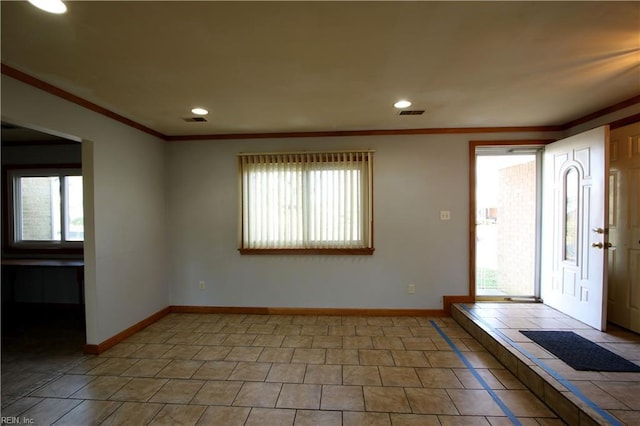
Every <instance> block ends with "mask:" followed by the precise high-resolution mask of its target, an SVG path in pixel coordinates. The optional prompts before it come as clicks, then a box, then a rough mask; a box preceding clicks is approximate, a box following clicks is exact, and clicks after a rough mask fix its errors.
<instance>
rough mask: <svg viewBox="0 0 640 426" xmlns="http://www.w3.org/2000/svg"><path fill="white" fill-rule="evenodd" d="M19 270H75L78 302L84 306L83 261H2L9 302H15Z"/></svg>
mask: <svg viewBox="0 0 640 426" xmlns="http://www.w3.org/2000/svg"><path fill="white" fill-rule="evenodd" d="M20 268H73V269H75V270H76V280H77V283H78V300H79V301H80V304H81V305H83V304H84V260H82V259H2V270H3V273H5V272H6V273H7V276H8V277H9V283H10V286H11V288H10V291H11V293H10V294H11V296H10V301H11V302H15V286H16V280H17V277H16V273H17V270H18V269H20Z"/></svg>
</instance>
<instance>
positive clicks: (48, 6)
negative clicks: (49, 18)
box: [29, 0, 67, 14]
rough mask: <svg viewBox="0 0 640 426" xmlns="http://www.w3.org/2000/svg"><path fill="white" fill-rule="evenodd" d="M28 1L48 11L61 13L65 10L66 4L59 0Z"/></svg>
mask: <svg viewBox="0 0 640 426" xmlns="http://www.w3.org/2000/svg"><path fill="white" fill-rule="evenodd" d="M29 3H31V4H32V5H34V6H35V7H37V8H38V9H42V10H44V11H45V12H49V13H55V14H61V13H65V12H66V11H67V6H66V5H65V4H64V3H63V2H62V1H61V0H29Z"/></svg>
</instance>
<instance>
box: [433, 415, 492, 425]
mask: <svg viewBox="0 0 640 426" xmlns="http://www.w3.org/2000/svg"><path fill="white" fill-rule="evenodd" d="M438 420H439V421H440V424H441V425H442V426H490V425H491V423H489V421H488V420H487V419H486V418H485V417H482V416H455V417H452V416H438Z"/></svg>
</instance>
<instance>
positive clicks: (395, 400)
mask: <svg viewBox="0 0 640 426" xmlns="http://www.w3.org/2000/svg"><path fill="white" fill-rule="evenodd" d="M362 392H363V393H364V406H365V409H366V410H367V411H384V412H387V413H410V412H411V407H410V406H409V401H408V400H407V396H406V395H405V393H404V389H403V388H394V387H380V386H364V387H363V388H362Z"/></svg>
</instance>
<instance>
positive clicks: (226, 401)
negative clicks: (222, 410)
mask: <svg viewBox="0 0 640 426" xmlns="http://www.w3.org/2000/svg"><path fill="white" fill-rule="evenodd" d="M242 384H243V383H242V382H233V381H218V380H212V381H208V382H206V383H205V384H204V385H202V387H201V388H200V390H199V391H198V392H197V393H196V394H195V395H194V397H193V399H192V400H191V403H192V404H203V405H231V403H233V401H234V400H235V398H236V396H237V395H238V392H240V388H241V387H242Z"/></svg>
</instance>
